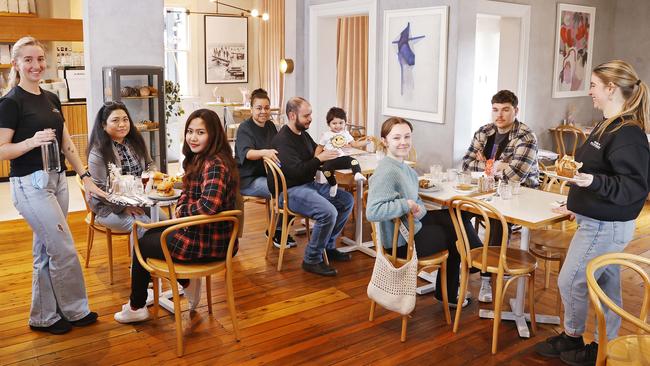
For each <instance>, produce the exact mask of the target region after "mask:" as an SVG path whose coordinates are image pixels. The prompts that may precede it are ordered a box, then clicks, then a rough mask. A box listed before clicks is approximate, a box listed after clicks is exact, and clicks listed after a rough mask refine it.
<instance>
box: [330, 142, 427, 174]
mask: <svg viewBox="0 0 650 366" xmlns="http://www.w3.org/2000/svg"><path fill="white" fill-rule="evenodd" d="M348 149H354V148H348ZM354 150H357V151H361V152H363V154H361V155H356V154H351V155H354V158H355V159H357V160H358V161H359V165H360V166H361V174H363V175H370V174H372V173H374V172H375V169H377V165H378V164H379V160H381V159H379V160H378V159H377V155H376V154H374V153H368V152H366V151H363V150H359V149H354ZM406 164H408V165H409V166H411V167H413V166H415V162H412V161H406ZM336 172H337V173H338V174H342V175H343V176H346V175H350V176H352V170H351V169H339V170H337V171H336Z"/></svg>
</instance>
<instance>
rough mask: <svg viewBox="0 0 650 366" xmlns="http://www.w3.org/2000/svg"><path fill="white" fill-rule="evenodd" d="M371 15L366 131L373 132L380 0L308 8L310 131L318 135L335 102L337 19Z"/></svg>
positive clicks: (314, 136) (364, 0) (369, 19)
mask: <svg viewBox="0 0 650 366" xmlns="http://www.w3.org/2000/svg"><path fill="white" fill-rule="evenodd" d="M358 15H366V16H368V102H367V103H368V112H367V117H366V121H367V122H366V126H367V129H366V131H367V134H368V135H373V134H374V127H375V126H374V125H375V120H374V113H375V99H376V98H375V97H376V95H375V92H376V90H375V73H376V72H375V62H374V60H376V59H377V54H376V38H377V36H376V30H377V1H376V0H349V1H340V2H334V3H328V4H321V5H312V6H310V7H309V48H308V52H309V61H308V63H309V66H308V67H309V73H308V81H307V82H308V85H309V86H308V95H307V100H309V102H310V103H311V105H312V120H313V122H312V124H311V127H310V128H309V134H310V135H311V136H312V137H313V138H314V139H316V138H318V136H320V134H321V133H322V132H324V131H325V129H326V128H327V125H326V124H325V114H326V113H327V110H328V109H329V108H330V107H331V106H334V105H336V77H335V76H336V45H337V38H336V37H337V28H336V27H337V19H338V18H340V17H349V16H358ZM333 76H334V77H333Z"/></svg>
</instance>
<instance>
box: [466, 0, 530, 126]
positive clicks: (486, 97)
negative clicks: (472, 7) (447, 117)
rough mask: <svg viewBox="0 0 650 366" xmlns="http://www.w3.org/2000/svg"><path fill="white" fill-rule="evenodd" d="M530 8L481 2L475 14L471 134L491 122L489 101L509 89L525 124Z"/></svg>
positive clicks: (483, 0) (520, 117)
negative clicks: (517, 100) (514, 97)
mask: <svg viewBox="0 0 650 366" xmlns="http://www.w3.org/2000/svg"><path fill="white" fill-rule="evenodd" d="M529 30H530V6H528V5H518V4H510V3H502V2H495V1H486V0H480V1H479V4H478V8H477V14H476V38H475V40H476V41H475V53H474V56H475V57H474V60H475V62H474V83H473V97H472V100H473V102H472V131H476V130H477V129H478V128H479V127H480V126H482V125H484V124H486V123H488V122H490V120H491V108H490V99H491V97H492V95H494V94H495V93H496V92H497V91H499V90H502V89H508V90H511V91H512V92H514V93H515V94H516V95H517V97H518V98H519V115H518V118H519V120H525V117H524V113H525V108H524V105H525V100H526V72H527V69H528V40H529V32H530V31H529Z"/></svg>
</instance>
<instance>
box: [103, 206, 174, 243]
mask: <svg viewBox="0 0 650 366" xmlns="http://www.w3.org/2000/svg"><path fill="white" fill-rule="evenodd" d="M153 209H154V210H158V209H159V208H158V207H154V208H153ZM161 216H162V215H161ZM165 219H166V216H165V217H163V218H161V220H165ZM95 221H97V223H98V224H100V225H103V226H105V227H107V228H109V229H111V230H113V231H122V232H130V231H131V230H133V223H134V222H136V221H141V222H144V223H150V222H151V218H150V217H149V216H148V215H147V213H146V212H145V213H144V214H142V215H137V216H131V215H129V214H127V213H126V212H124V211H122V212H120V213H119V214H116V213H110V214H108V216H95ZM146 232H147V229H145V228H143V227H138V238H141V237H142V236H143V235H144V233H146ZM129 240H131V237H130V236H129Z"/></svg>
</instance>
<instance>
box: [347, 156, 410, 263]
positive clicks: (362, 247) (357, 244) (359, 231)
mask: <svg viewBox="0 0 650 366" xmlns="http://www.w3.org/2000/svg"><path fill="white" fill-rule="evenodd" d="M344 151H345V152H346V154H347V155H350V156H354V157H355V158H356V159H357V160H358V161H359V166H361V174H363V175H364V176H366V177H368V176H370V175H372V173H374V171H375V169H377V164H379V160H380V159H381V158H382V157H383V155H382V156H380V155H377V154H375V153H368V152H367V151H365V150H359V149H355V148H344ZM406 163H407V164H408V165H410V166H411V167H413V166H415V162H412V161H407V162H406ZM336 180H337V181H338V182H339V183H343V182H354V174H353V173H352V170H351V169H341V170H337V171H336ZM356 185H357V197H356V202H355V205H356V208H355V209H356V220H355V223H354V239H350V238H347V237H342V238H341V242H342V243H343V244H345V245H346V246H345V247H342V248H338V250H340V251H341V252H344V253H349V252H352V251H355V250H358V251H360V252H363V253H365V254H367V255H369V256H371V257H374V256H375V255H376V252H375V250H374V249H372V248H373V247H374V244H373V242H372V241H367V242H364V241H363V185H364V181H362V180H360V181H356Z"/></svg>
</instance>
